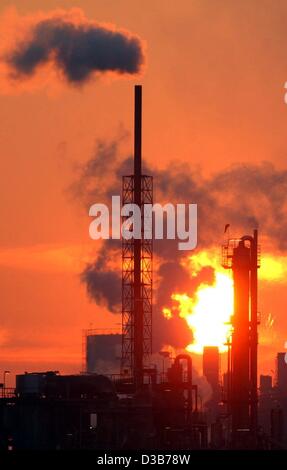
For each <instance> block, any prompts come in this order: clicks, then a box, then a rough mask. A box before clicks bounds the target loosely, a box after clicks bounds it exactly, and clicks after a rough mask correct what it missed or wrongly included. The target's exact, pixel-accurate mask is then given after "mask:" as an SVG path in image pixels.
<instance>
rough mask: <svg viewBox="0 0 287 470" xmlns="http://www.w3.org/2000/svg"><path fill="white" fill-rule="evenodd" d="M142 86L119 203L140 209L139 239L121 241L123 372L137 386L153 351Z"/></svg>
mask: <svg viewBox="0 0 287 470" xmlns="http://www.w3.org/2000/svg"><path fill="white" fill-rule="evenodd" d="M141 167H142V87H141V86H140V85H136V86H135V116H134V174H133V175H130V176H124V177H123V186H122V203H123V205H125V204H130V203H134V204H136V205H138V206H139V207H140V209H141V222H142V223H141V239H134V238H132V239H130V240H125V239H123V241H122V332H123V342H122V373H124V374H125V375H128V376H129V377H130V378H131V379H132V381H133V383H134V384H135V386H136V388H139V387H140V386H141V385H142V384H143V378H144V369H145V367H146V366H147V365H148V364H149V360H150V356H151V353H152V236H151V238H149V239H147V238H144V236H143V232H144V223H143V216H144V204H152V203H153V180H152V176H147V175H143V174H142V168H141Z"/></svg>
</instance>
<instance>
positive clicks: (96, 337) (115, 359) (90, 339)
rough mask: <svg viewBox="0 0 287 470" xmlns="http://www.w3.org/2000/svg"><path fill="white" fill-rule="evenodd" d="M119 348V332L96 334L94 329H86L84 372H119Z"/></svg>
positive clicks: (120, 337)
mask: <svg viewBox="0 0 287 470" xmlns="http://www.w3.org/2000/svg"><path fill="white" fill-rule="evenodd" d="M121 348H122V335H121V334H118V333H115V334H98V333H97V332H96V331H95V330H88V331H87V334H86V372H88V373H91V374H94V373H97V374H119V373H120V363H121Z"/></svg>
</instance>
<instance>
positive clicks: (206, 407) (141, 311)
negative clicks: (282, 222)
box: [0, 85, 287, 451]
mask: <svg viewBox="0 0 287 470" xmlns="http://www.w3.org/2000/svg"><path fill="white" fill-rule="evenodd" d="M122 203H123V204H136V205H137V206H139V207H143V206H144V204H153V177H152V176H151V175H146V174H143V171H142V87H141V86H139V85H137V86H135V115H134V171H133V174H131V175H126V176H123V180H122ZM142 216H143V214H142ZM222 266H223V267H224V268H225V269H228V270H231V271H232V276H233V282H234V314H233V316H232V319H231V323H232V334H231V337H230V338H228V339H227V343H226V346H227V369H226V370H224V371H222V370H221V367H220V353H219V349H218V347H215V346H209V345H206V346H205V348H204V351H203V357H202V359H203V375H204V376H205V377H206V380H207V382H208V383H209V385H210V387H211V389H212V394H211V396H210V397H209V399H208V400H207V401H206V402H205V403H202V401H201V397H200V395H199V390H198V385H197V384H196V383H195V380H194V377H193V373H194V370H193V366H192V356H191V354H190V353H188V352H185V353H181V354H179V355H177V356H176V357H174V358H171V357H170V355H169V353H168V352H167V351H161V352H160V355H161V358H162V368H161V369H160V370H159V367H158V364H154V363H153V352H157V351H153V348H152V336H153V240H152V238H150V239H149V238H145V237H143V236H142V238H138V239H133V238H131V239H123V240H122V286H121V287H122V290H121V293H122V329H121V331H117V332H100V331H96V330H86V331H85V332H84V336H83V339H84V341H83V349H84V359H85V361H84V364H83V368H82V369H83V371H82V373H81V374H78V375H66V376H65V375H60V374H59V373H58V372H56V371H46V372H33V373H24V374H21V375H17V376H16V387H15V389H8V388H6V386H5V380H4V383H3V384H1V385H2V397H1V398H0V449H1V450H11V451H12V450H21V449H96V450H106V449H109V450H151V449H153V450H205V449H226V450H228V449H234V450H236V449H266V450H267V449H268V450H271V449H284V448H287V364H286V362H285V353H278V355H277V359H276V360H277V378H276V382H275V383H273V382H272V377H271V376H264V375H261V376H260V380H259V383H258V324H259V316H258V307H257V295H258V293H257V291H258V276H257V273H258V268H259V267H260V247H259V245H258V232H257V230H254V231H253V233H252V234H248V235H242V236H241V237H239V238H238V239H228V240H227V241H226V242H225V243H224V245H223V246H222ZM172 274H173V273H170V275H171V276H172ZM207 327H208V325H207ZM6 372H7V371H6ZM4 378H5V373H4ZM0 392H1V390H0Z"/></svg>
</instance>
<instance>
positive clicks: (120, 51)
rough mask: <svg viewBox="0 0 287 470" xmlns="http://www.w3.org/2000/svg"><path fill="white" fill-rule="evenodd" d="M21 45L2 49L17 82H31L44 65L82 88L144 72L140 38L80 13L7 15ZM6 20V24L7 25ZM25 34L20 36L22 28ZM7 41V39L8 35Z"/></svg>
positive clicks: (7, 71) (10, 75)
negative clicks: (106, 78) (100, 80)
mask: <svg viewBox="0 0 287 470" xmlns="http://www.w3.org/2000/svg"><path fill="white" fill-rule="evenodd" d="M5 18H6V21H7V22H9V21H10V23H11V27H10V30H11V29H12V30H13V28H15V36H16V37H17V39H16V40H14V41H12V42H11V41H10V43H9V42H8V44H6V47H4V50H3V46H2V54H1V59H2V65H4V66H5V68H6V74H7V76H8V77H9V78H10V80H11V79H12V80H13V81H14V82H25V81H31V80H33V79H34V78H35V76H36V75H37V73H38V72H39V71H40V70H41V69H43V67H44V66H48V67H51V66H52V68H53V69H54V70H55V71H56V73H57V77H61V78H63V79H64V81H65V82H66V83H68V84H70V85H82V84H85V83H87V82H89V81H90V80H91V79H92V78H95V77H98V76H101V75H103V74H106V73H113V75H114V76H117V77H119V76H125V75H127V76H130V75H135V74H138V73H140V72H141V70H142V66H143V63H144V52H143V43H142V41H141V40H140V39H139V37H138V36H136V35H132V34H130V33H129V32H127V31H125V30H122V29H116V28H115V27H114V26H112V25H104V24H100V23H96V22H94V21H90V20H88V19H87V18H86V17H85V15H84V13H83V11H82V10H81V9H71V10H55V11H51V12H49V13H46V14H44V13H42V14H35V15H34V16H33V15H28V16H25V17H19V15H17V13H16V12H15V11H14V14H12V15H11V14H10V15H7V14H6V16H5ZM3 24H4V23H3V21H2V25H3ZM19 24H20V26H21V31H22V32H21V35H18V34H17V30H16V29H17V25H19ZM3 37H4V34H3Z"/></svg>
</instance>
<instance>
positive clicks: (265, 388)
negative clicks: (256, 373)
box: [260, 375, 272, 393]
mask: <svg viewBox="0 0 287 470" xmlns="http://www.w3.org/2000/svg"><path fill="white" fill-rule="evenodd" d="M271 390H272V377H271V375H260V392H261V393H268V392H271Z"/></svg>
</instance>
